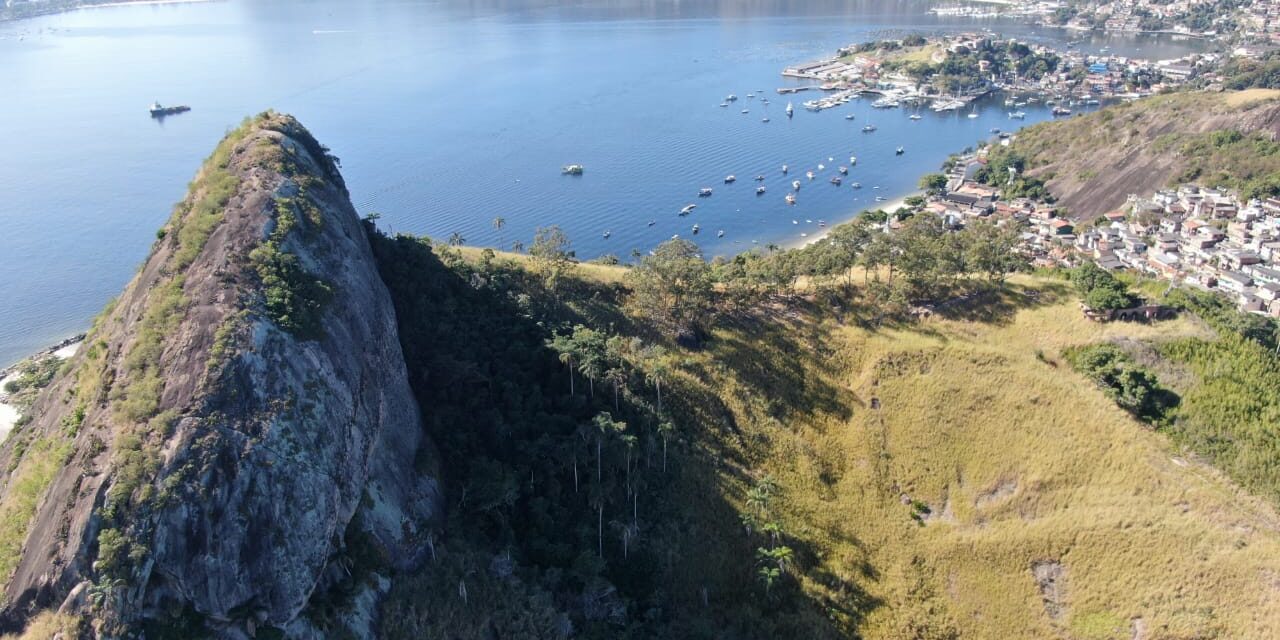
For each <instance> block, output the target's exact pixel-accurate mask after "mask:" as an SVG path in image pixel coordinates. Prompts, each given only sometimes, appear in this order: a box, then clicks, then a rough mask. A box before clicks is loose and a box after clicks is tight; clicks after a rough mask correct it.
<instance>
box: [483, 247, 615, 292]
mask: <svg viewBox="0 0 1280 640" xmlns="http://www.w3.org/2000/svg"><path fill="white" fill-rule="evenodd" d="M458 250H459V251H460V252H462V256H463V257H464V258H466V259H467V261H469V262H479V260H480V256H481V254H482V253H484V251H485V249H483V248H480V247H458ZM494 257H495V258H496V259H502V260H511V261H513V262H516V263H519V264H522V265H525V266H526V267H527V266H528V264H529V261H530V258H529V256H528V255H526V254H523V253H513V252H510V251H494ZM576 272H577V273H576V274H575V275H576V277H579V278H582V279H584V280H590V281H593V282H600V283H606V284H612V283H617V282H622V277H623V276H624V275H626V273H627V268H626V267H624V266H620V265H606V264H593V263H589V262H580V263H578V264H577V266H576Z"/></svg>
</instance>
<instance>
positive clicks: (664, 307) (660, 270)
mask: <svg viewBox="0 0 1280 640" xmlns="http://www.w3.org/2000/svg"><path fill="white" fill-rule="evenodd" d="M627 279H628V282H629V284H630V285H631V290H632V296H631V300H630V304H631V308H632V309H633V310H634V311H635V312H636V313H637V314H638V315H641V316H644V317H646V318H648V319H649V320H650V321H651V322H653V323H654V325H656V326H657V327H658V328H659V329H661V330H663V331H664V332H665V333H667V334H669V335H673V336H675V337H677V338H682V339H691V340H692V341H693V342H696V341H697V340H698V338H699V336H700V335H701V334H702V332H703V331H704V330H705V329H706V328H707V324H708V323H709V322H710V319H711V316H712V312H713V305H712V302H713V297H712V294H713V291H712V284H713V283H712V278H711V267H710V265H708V264H707V263H706V261H705V260H703V259H702V254H701V252H700V251H699V249H698V246H697V245H695V244H693V243H692V242H689V241H688V240H683V239H676V240H668V241H666V242H664V243H662V244H660V245H658V248H657V249H655V250H654V252H653V254H652V255H649V256H645V257H644V258H642V259H641V260H640V264H638V265H636V267H634V268H633V269H631V271H630V272H629V273H628V274H627Z"/></svg>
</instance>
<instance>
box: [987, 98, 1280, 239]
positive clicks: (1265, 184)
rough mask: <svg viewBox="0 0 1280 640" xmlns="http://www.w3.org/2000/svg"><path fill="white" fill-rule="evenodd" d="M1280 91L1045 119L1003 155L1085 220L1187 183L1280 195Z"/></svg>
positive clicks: (1151, 101) (1163, 101) (1155, 101)
mask: <svg viewBox="0 0 1280 640" xmlns="http://www.w3.org/2000/svg"><path fill="white" fill-rule="evenodd" d="M1278 134H1280V90H1271V89H1252V90H1247V91H1240V92H1230V93H1221V94H1210V93H1178V94H1172V95H1166V96H1156V97H1153V98H1148V99H1143V100H1139V101H1137V102H1132V103H1128V104H1121V105H1115V106H1111V107H1107V108H1105V109H1102V110H1100V111H1097V112H1094V113H1090V114H1088V115H1082V116H1077V117H1073V118H1065V119H1061V120H1055V121H1053V122H1045V123H1041V124H1037V125H1035V126H1032V127H1028V128H1026V129H1024V130H1022V131H1021V132H1019V134H1018V136H1017V139H1016V140H1015V141H1014V143H1013V144H1012V145H1010V146H1009V147H1008V148H1004V149H999V150H998V153H1001V154H1010V153H1012V154H1016V155H1017V156H1020V157H1021V158H1022V159H1023V160H1025V163H1026V168H1027V171H1028V173H1029V174H1030V175H1033V176H1035V177H1037V178H1040V179H1042V180H1044V181H1045V182H1046V183H1047V186H1048V188H1049V191H1050V192H1052V193H1053V195H1054V196H1055V197H1057V199H1058V204H1059V205H1061V206H1063V207H1065V208H1066V210H1067V212H1068V214H1069V215H1070V216H1071V217H1073V218H1076V219H1081V218H1083V219H1092V218H1094V217H1096V216H1098V215H1101V214H1103V213H1106V212H1107V211H1110V210H1112V209H1114V208H1116V207H1118V206H1120V205H1122V204H1124V201H1125V198H1126V197H1127V196H1128V195H1129V194H1135V193H1136V194H1148V193H1150V192H1152V191H1154V190H1156V189H1160V188H1163V187H1166V186H1171V185H1176V184H1178V183H1181V182H1190V181H1198V182H1200V183H1202V184H1205V185H1206V186H1226V187H1236V188H1241V189H1242V190H1245V191H1246V192H1248V193H1251V194H1272V195H1274V194H1277V193H1280V180H1278V179H1277V177H1276V176H1278V175H1280V145H1278V144H1276V142H1275V141H1274V137H1275V136H1276V135H1278Z"/></svg>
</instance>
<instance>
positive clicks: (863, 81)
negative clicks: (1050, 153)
mask: <svg viewBox="0 0 1280 640" xmlns="http://www.w3.org/2000/svg"><path fill="white" fill-rule="evenodd" d="M1233 55H1234V54H1233ZM1239 55H1242V56H1245V55H1263V52H1262V50H1260V49H1248V48H1243V49H1241V50H1240V51H1239ZM1228 57H1230V56H1223V55H1221V54H1215V53H1204V54H1193V55H1189V56H1184V57H1179V58H1171V59H1158V60H1155V59H1144V58H1134V57H1130V56H1123V55H1119V54H1115V53H1112V52H1110V50H1109V49H1107V48H1106V47H1104V48H1103V50H1102V51H1100V52H1098V53H1085V52H1082V51H1079V50H1077V49H1076V48H1075V46H1074V44H1073V43H1069V46H1068V48H1067V49H1066V50H1064V51H1059V50H1055V49H1053V48H1051V47H1047V46H1044V45H1040V44H1034V43H1029V42H1021V41H1019V40H1016V39H1002V38H998V37H995V36H992V35H991V34H987V33H967V34H958V35H947V36H935V37H924V36H910V37H906V38H903V39H901V40H881V41H877V42H871V43H863V44H857V45H850V46H847V47H844V48H841V49H839V50H838V51H836V53H835V55H834V56H831V57H828V58H823V59H820V60H815V61H810V62H804V63H800V64H795V65H791V66H788V67H787V68H785V69H783V70H782V75H783V76H784V77H787V78H792V79H801V80H812V81H816V82H819V83H821V84H819V85H816V86H807V87H795V86H793V87H784V88H780V89H779V90H778V91H779V93H795V92H799V91H809V90H813V89H819V90H822V91H827V92H835V94H834V95H832V96H830V97H827V98H822V99H814V100H808V101H806V102H805V103H804V106H805V107H806V108H809V109H810V110H815V111H816V110H821V109H823V108H826V107H827V106H832V105H834V104H837V103H839V101H840V100H841V99H842V97H843V96H846V95H849V94H851V93H876V94H881V96H882V98H881V100H879V101H877V102H876V103H875V104H874V106H877V107H897V106H900V105H908V106H923V105H924V104H929V105H930V106H931V108H932V109H933V110H935V111H950V110H959V109H963V108H965V107H967V106H968V104H969V103H970V102H972V101H973V100H976V99H977V98H980V97H982V96H985V95H988V94H990V93H993V92H1004V93H1006V94H1008V98H1007V100H1006V101H1005V106H1006V107H1010V108H1012V109H1011V111H1010V113H1011V115H1014V117H1017V115H1016V114H1017V111H1016V108H1017V107H1020V106H1022V105H1025V104H1028V103H1034V102H1039V101H1043V102H1044V104H1046V105H1049V106H1053V107H1055V109H1054V114H1055V115H1070V114H1071V113H1072V108H1074V107H1077V106H1081V105H1097V104H1099V101H1102V100H1136V99H1138V98H1141V97H1144V96H1148V95H1153V94H1157V93H1161V92H1166V91H1172V90H1176V89H1178V88H1180V87H1183V86H1184V85H1187V84H1188V83H1191V82H1193V81H1196V82H1205V83H1210V84H1211V83H1213V82H1215V81H1218V80H1220V79H1219V78H1216V77H1215V76H1214V73H1215V70H1217V69H1218V68H1219V67H1220V66H1221V63H1222V62H1223V60H1224V59H1226V58H1228ZM1019 103H1021V104H1019Z"/></svg>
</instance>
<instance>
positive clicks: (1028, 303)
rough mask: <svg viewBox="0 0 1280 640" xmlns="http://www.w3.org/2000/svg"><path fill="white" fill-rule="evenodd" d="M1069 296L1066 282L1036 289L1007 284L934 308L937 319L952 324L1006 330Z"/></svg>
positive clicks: (1053, 283) (1043, 285)
mask: <svg viewBox="0 0 1280 640" xmlns="http://www.w3.org/2000/svg"><path fill="white" fill-rule="evenodd" d="M1068 295H1070V287H1069V286H1068V285H1067V284H1066V283H1062V282H1042V283H1037V285H1036V286H1034V287H1031V286H1027V285H1023V284H1018V283H1012V282H1005V283H1003V284H1001V285H999V286H995V287H983V288H980V289H978V290H976V291H974V292H971V293H969V294H965V295H961V296H956V297H953V298H949V299H946V300H942V301H939V302H938V303H936V304H934V305H932V306H931V307H930V308H931V310H932V311H933V314H934V315H936V316H938V317H941V318H946V319H948V320H960V321H966V322H980V323H983V324H995V325H1001V326H1004V325H1008V324H1011V323H1012V322H1013V320H1014V317H1015V316H1016V315H1017V313H1018V312H1019V311H1022V310H1025V309H1036V308H1040V307H1048V306H1053V305H1056V304H1060V303H1061V302H1062V301H1063V300H1065V299H1066V296H1068Z"/></svg>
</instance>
